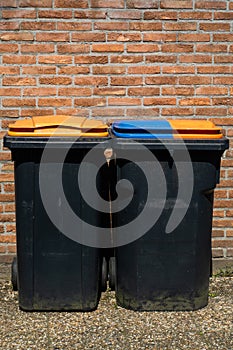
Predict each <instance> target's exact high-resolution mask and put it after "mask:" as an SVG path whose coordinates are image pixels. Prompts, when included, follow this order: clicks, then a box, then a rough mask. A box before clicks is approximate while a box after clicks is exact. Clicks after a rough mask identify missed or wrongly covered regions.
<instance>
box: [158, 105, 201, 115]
mask: <svg viewBox="0 0 233 350" xmlns="http://www.w3.org/2000/svg"><path fill="white" fill-rule="evenodd" d="M193 114H194V111H193V108H182V107H180V108H176V107H169V108H162V115H165V116H190V115H191V116H192V115H193Z"/></svg>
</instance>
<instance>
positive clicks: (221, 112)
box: [196, 107, 227, 117]
mask: <svg viewBox="0 0 233 350" xmlns="http://www.w3.org/2000/svg"><path fill="white" fill-rule="evenodd" d="M196 114H197V115H205V116H211V117H212V116H213V115H216V116H225V115H226V114H227V109H226V108H222V107H221V108H216V107H202V108H196Z"/></svg>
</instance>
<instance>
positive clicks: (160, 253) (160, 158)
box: [112, 120, 228, 311]
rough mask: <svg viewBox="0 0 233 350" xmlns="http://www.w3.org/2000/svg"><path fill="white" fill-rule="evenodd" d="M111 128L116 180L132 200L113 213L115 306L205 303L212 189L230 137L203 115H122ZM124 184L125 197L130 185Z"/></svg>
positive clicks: (165, 307) (159, 307)
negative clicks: (184, 117)
mask: <svg viewBox="0 0 233 350" xmlns="http://www.w3.org/2000/svg"><path fill="white" fill-rule="evenodd" d="M112 133H113V134H114V135H115V137H116V140H115V145H114V147H115V149H114V152H115V154H116V167H117V170H116V174H117V175H116V178H117V182H118V181H120V180H122V179H126V180H128V181H129V182H131V184H132V186H133V196H132V199H131V201H130V202H129V203H128V205H127V206H126V207H125V208H122V207H121V208H120V210H119V211H118V212H117V210H116V212H115V213H113V214H112V222H113V230H115V232H116V235H115V237H116V243H115V246H116V248H115V265H116V266H115V271H116V272H115V273H116V276H115V277H116V287H115V288H116V299H117V303H118V304H119V305H120V306H122V307H124V308H128V309H133V310H142V311H143V310H145V311H151V310H158V311H160V310H161V311H171V310H181V311H185V310H187V311H188V310H195V309H199V308H202V307H204V306H206V305H207V303H208V287H209V276H210V264H211V230H212V211H213V196H214V188H215V187H216V184H217V183H218V182H219V174H220V161H221V156H222V154H223V152H224V151H225V150H226V149H227V148H228V140H227V139H226V138H225V137H224V136H223V135H222V132H221V129H220V128H218V127H216V126H215V125H214V124H213V123H212V122H210V121H204V120H137V121H135V120H122V121H116V122H114V123H113V124H112ZM151 155H152V156H153V157H154V161H155V163H156V164H157V168H153V164H152V163H151ZM132 159H133V160H132ZM156 169H157V170H156ZM148 179H150V181H151V182H152V186H151V185H150V186H151V187H150V188H149V185H148ZM153 183H154V189H153ZM121 186H122V187H123V188H122V190H123V191H122V193H125V196H123V197H122V201H123V202H124V201H125V200H126V198H125V197H127V191H129V189H127V188H126V187H127V186H126V185H125V183H124V182H119V187H121ZM124 186H126V187H125V189H124ZM119 187H118V190H119ZM114 196H115V194H114V193H113V194H112V199H113V200H114V199H115V197H114ZM142 210H145V211H146V212H147V215H145V216H144V219H142V220H140V221H138V222H137V224H136V225H132V226H130V224H131V223H132V222H136V219H137V218H138V217H139V216H140V215H141V213H142ZM143 220H144V221H143ZM150 221H151V224H148V223H149V222H150ZM125 227H126V228H127V231H126V234H128V241H127V240H124V236H121V231H122V232H123V231H124V229H125ZM136 231H137V232H136ZM140 231H141V232H140ZM119 237H120V238H119ZM117 239H118V240H119V241H118V242H117Z"/></svg>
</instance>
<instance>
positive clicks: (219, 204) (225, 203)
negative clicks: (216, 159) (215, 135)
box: [214, 159, 233, 224]
mask: <svg viewBox="0 0 233 350" xmlns="http://www.w3.org/2000/svg"><path fill="white" fill-rule="evenodd" d="M224 161H226V159H223V160H222V162H224ZM214 207H215V208H233V200H228V199H226V200H225V199H221V200H215V201H214ZM232 224H233V221H232Z"/></svg>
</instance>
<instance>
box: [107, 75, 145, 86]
mask: <svg viewBox="0 0 233 350" xmlns="http://www.w3.org/2000/svg"><path fill="white" fill-rule="evenodd" d="M141 84H142V78H141V77H137V78H135V77H121V78H120V77H111V85H118V86H119V85H123V86H127V85H141Z"/></svg>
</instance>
